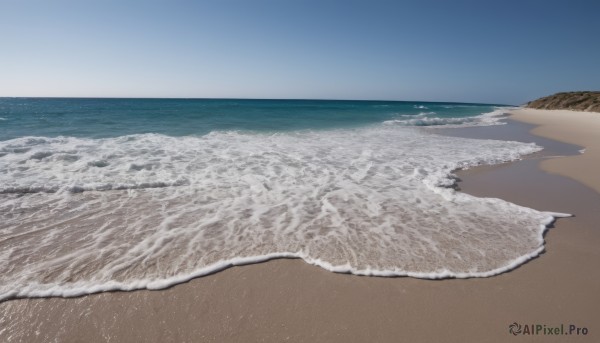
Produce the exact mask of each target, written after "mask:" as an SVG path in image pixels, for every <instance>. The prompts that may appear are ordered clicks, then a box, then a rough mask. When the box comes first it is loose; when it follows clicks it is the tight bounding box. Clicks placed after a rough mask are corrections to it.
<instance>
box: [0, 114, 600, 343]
mask: <svg viewBox="0 0 600 343" xmlns="http://www.w3.org/2000/svg"><path fill="white" fill-rule="evenodd" d="M513 120H516V121H519V122H525V123H528V124H532V125H533V126H522V125H525V124H520V123H516V122H515V123H512V124H511V123H509V124H508V125H506V127H510V125H513V127H515V128H519V129H515V130H514V131H510V130H507V129H506V128H504V129H502V127H501V126H498V127H485V128H467V129H457V130H462V132H455V133H454V134H455V135H465V132H466V131H467V130H469V132H470V133H468V134H466V135H477V134H481V135H483V136H488V137H489V135H491V134H492V133H490V132H492V131H494V132H496V133H494V134H496V135H501V136H506V135H508V137H503V139H505V140H518V141H522V142H532V141H535V140H538V139H540V138H536V137H535V136H533V135H531V134H529V133H528V131H529V129H530V128H533V131H532V133H533V134H535V135H539V136H541V137H544V138H545V139H548V140H542V141H539V142H540V144H541V145H544V146H546V144H548V145H550V146H551V148H547V149H546V150H545V151H544V152H542V153H536V154H533V155H531V156H530V157H528V158H525V159H524V160H522V161H518V162H511V163H505V164H500V165H495V166H481V167H475V168H471V169H469V170H464V171H460V172H458V173H457V174H458V177H459V178H460V179H461V181H460V182H459V183H458V187H459V188H460V190H461V191H462V192H465V193H468V194H471V195H474V196H477V197H493V198H500V199H503V200H506V201H509V202H512V203H515V204H518V205H521V206H525V207H530V208H533V209H536V210H540V211H554V212H563V213H570V214H573V215H574V217H570V218H561V219H558V220H557V221H556V222H555V223H554V225H553V226H552V227H551V228H550V229H549V230H548V231H547V232H546V234H545V252H544V253H543V254H541V255H540V256H538V257H536V258H534V259H532V260H530V261H529V262H527V263H525V264H523V265H520V266H518V267H517V268H516V269H514V270H511V271H508V272H505V273H502V274H499V275H495V276H492V277H488V278H467V279H451V278H450V279H441V280H424V279H417V278H412V277H389V278H387V277H366V276H356V275H350V274H342V273H333V272H330V271H327V270H325V269H323V268H319V267H317V266H313V265H309V264H307V263H305V262H303V261H302V260H300V259H276V260H271V261H268V262H264V263H257V264H251V265H246V266H239V267H231V268H228V269H225V270H222V271H219V272H216V273H213V274H210V275H207V276H204V277H200V278H195V279H192V280H190V281H189V282H186V283H182V284H178V285H175V286H172V287H170V288H167V289H163V290H156V291H149V290H138V291H132V292H120V291H115V292H104V293H98V294H91V295H84V296H81V297H76V298H26V299H12V300H7V301H3V302H2V303H0V341H7V342H20V341H23V342H47V341H63V342H77V341H90V342H96V341H99V342H102V341H117V342H118V341H148V342H170V341H172V342H184V341H190V342H191V341H194V342H196V341H202V342H204V341H206V342H248V341H264V342H279V341H292V342H306V341H310V342H364V341H377V342H396V341H413V342H419V341H423V342H427V341H445V342H471V341H473V342H475V341H477V342H507V341H512V340H514V341H534V342H538V341H539V342H565V341H571V340H572V341H589V342H592V341H595V340H597V337H598V333H597V332H598V331H597V330H599V328H600V319H599V318H600V309H599V307H598V305H599V304H600V295H599V294H598V290H599V289H600V268H598V267H599V266H600V252H599V251H598V249H597V247H598V246H599V245H600V231H598V224H597V223H598V222H600V213H598V212H597V209H598V208H600V178H599V177H597V175H598V172H599V171H600V168H599V165H598V163H599V162H598V161H600V158H599V157H598V154H599V150H600V149H599V147H600V136H599V135H598V134H597V133H598V132H600V114H598V113H583V112H569V111H542V110H529V109H520V110H516V111H513V112H512V113H511V119H510V120H509V121H511V122H512V121H513ZM448 130H451V129H448ZM478 132H480V133H478ZM498 132H500V133H498ZM447 134H449V135H451V134H452V133H450V132H448V133H447ZM556 141H559V142H562V143H564V144H559V143H556ZM545 143H546V144H545ZM580 149H585V151H584V153H583V154H580V153H578V152H577V151H578V150H580ZM573 151H574V152H575V155H572V156H563V157H552V156H556V155H559V156H560V155H563V154H564V153H566V152H573ZM513 323H517V324H519V325H523V326H525V325H542V326H544V325H545V326H546V327H560V326H561V325H563V326H564V327H567V328H568V327H569V326H570V325H574V326H576V327H578V328H586V334H585V335H583V334H580V335H575V334H572V335H570V336H567V335H561V336H557V335H548V334H541V333H539V334H534V335H523V334H519V335H517V336H515V337H513V335H512V334H511V333H510V332H509V326H510V325H511V324H513Z"/></svg>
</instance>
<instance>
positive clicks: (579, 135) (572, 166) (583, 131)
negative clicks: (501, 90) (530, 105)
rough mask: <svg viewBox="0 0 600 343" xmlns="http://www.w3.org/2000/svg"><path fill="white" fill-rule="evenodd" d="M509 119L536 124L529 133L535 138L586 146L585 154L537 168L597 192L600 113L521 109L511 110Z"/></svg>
mask: <svg viewBox="0 0 600 343" xmlns="http://www.w3.org/2000/svg"><path fill="white" fill-rule="evenodd" d="M512 118H513V119H515V120H519V121H523V122H526V123H531V124H535V125H539V126H538V127H536V128H535V129H534V130H533V131H532V133H533V134H535V135H539V136H542V137H547V138H552V139H555V140H558V141H561V142H566V143H570V144H577V145H579V146H582V147H585V153H584V154H581V155H576V156H570V157H566V158H563V159H554V160H547V161H544V162H542V163H541V165H540V166H541V168H542V169H543V170H545V171H547V172H549V173H553V174H558V175H563V176H566V177H570V178H573V179H575V180H578V181H579V182H581V183H583V184H584V185H586V186H588V187H590V188H592V189H594V190H596V192H600V174H599V173H598V171H599V170H600V113H596V112H576V111H567V110H535V109H521V110H516V111H513V112H512ZM567 123H568V124H567Z"/></svg>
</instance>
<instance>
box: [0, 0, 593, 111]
mask: <svg viewBox="0 0 600 343" xmlns="http://www.w3.org/2000/svg"><path fill="white" fill-rule="evenodd" d="M599 13H600V1H598V0H587V1H581V0H569V1H567V0H564V1H548V0H546V1H533V0H531V1H528V0H520V1H512V0H504V1H486V0H479V1H450V0H446V1H427V0H421V1H400V0H396V1H377V0H370V1H366V0H365V1H353V0H344V1H341V0H340V1H333V0H320V1H312V0H305V1H300V0H298V1H292V0H240V1H234V0H219V1H217V0H215V1H176V0H169V1H167V0H164V1H153V0H146V1H126V0H121V1H112V0H102V1H100V0H98V1H86V0H78V1H60V0H56V1H47V0H45V1H28V0H0V96H5V97H6V96H10V97H12V96H49V97H50V96H59V97H177V98H179V97H181V98H269V99H273V98H287V99H296V98H300V99H370V100H375V99H377V100H414V101H419V100H421V101H456V102H481V103H495V104H522V103H524V102H526V101H529V100H532V99H535V98H538V97H540V96H545V95H549V94H552V93H555V92H559V91H574V90H600V20H599V19H598V14H599Z"/></svg>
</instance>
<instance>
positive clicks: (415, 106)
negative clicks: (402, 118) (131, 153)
mask: <svg viewBox="0 0 600 343" xmlns="http://www.w3.org/2000/svg"><path fill="white" fill-rule="evenodd" d="M413 107H414V108H418V109H424V110H427V109H429V107H427V106H424V105H414V106H413Z"/></svg>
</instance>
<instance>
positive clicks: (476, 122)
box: [383, 108, 507, 128]
mask: <svg viewBox="0 0 600 343" xmlns="http://www.w3.org/2000/svg"><path fill="white" fill-rule="evenodd" d="M506 111H507V109H506V108H498V109H496V110H494V111H492V112H488V113H483V114H480V115H478V116H471V117H445V118H443V117H431V115H434V114H436V113H435V112H420V113H419V114H417V115H401V116H400V117H401V118H402V119H392V120H386V121H384V122H383V124H385V125H401V126H431V127H441V128H456V127H473V126H491V125H503V124H505V123H504V122H502V121H501V120H502V119H503V118H504V117H505V114H506Z"/></svg>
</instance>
